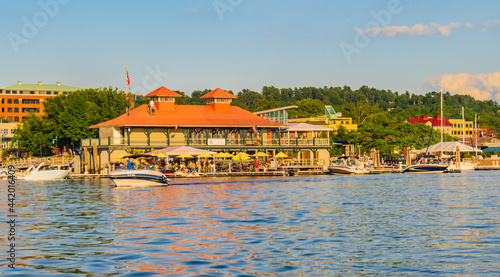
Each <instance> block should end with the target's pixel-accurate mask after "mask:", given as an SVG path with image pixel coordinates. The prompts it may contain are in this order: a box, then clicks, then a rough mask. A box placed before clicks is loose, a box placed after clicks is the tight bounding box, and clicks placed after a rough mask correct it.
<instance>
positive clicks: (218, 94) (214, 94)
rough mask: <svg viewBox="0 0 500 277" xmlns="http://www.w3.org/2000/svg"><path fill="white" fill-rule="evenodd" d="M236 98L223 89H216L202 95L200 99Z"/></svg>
mask: <svg viewBox="0 0 500 277" xmlns="http://www.w3.org/2000/svg"><path fill="white" fill-rule="evenodd" d="M236 97H237V96H236V95H234V94H231V93H229V92H227V91H225V90H223V89H220V88H216V89H214V90H212V91H211V92H209V93H207V94H205V95H203V96H201V97H200V99H201V98H236Z"/></svg>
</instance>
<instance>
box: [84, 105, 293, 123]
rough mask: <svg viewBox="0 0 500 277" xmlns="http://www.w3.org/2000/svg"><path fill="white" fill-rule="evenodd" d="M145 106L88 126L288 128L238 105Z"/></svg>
mask: <svg viewBox="0 0 500 277" xmlns="http://www.w3.org/2000/svg"><path fill="white" fill-rule="evenodd" d="M147 108H148V105H141V106H139V107H137V108H135V109H133V110H131V111H130V112H129V113H128V114H127V113H125V114H122V115H120V116H119V117H117V118H115V119H111V120H108V121H105V122H102V123H99V124H96V125H93V126H90V128H98V127H105V126H177V125H179V126H180V127H253V126H255V125H257V127H275V128H277V127H289V126H288V125H285V124H282V123H278V122H274V121H271V120H267V119H264V118H262V117H260V116H258V115H255V114H253V113H251V112H249V111H247V110H244V109H242V108H240V107H236V106H230V107H229V108H230V109H229V111H227V112H218V111H215V110H214V109H213V108H212V107H211V106H209V105H175V106H174V110H170V111H162V110H156V114H155V115H151V114H149V113H148V110H147Z"/></svg>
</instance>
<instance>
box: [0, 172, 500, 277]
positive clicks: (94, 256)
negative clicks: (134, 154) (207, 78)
mask: <svg viewBox="0 0 500 277" xmlns="http://www.w3.org/2000/svg"><path fill="white" fill-rule="evenodd" d="M499 180H500V171H475V172H464V173H461V174H427V175H425V174H424V175H407V174H385V175H365V176H299V177H278V178H237V179H227V178H206V179H204V178H202V179H197V180H178V179H177V180H176V179H174V180H172V185H171V186H168V187H151V188H138V189H134V188H127V189H125V188H115V187H113V186H112V184H111V183H110V182H109V181H108V180H107V179H103V180H87V181H77V180H69V181H62V182H46V183H35V182H23V181H18V183H17V191H16V206H15V207H16V214H17V219H16V221H17V226H16V228H17V230H16V269H15V270H14V269H10V268H8V267H7V263H6V262H5V261H6V257H7V252H6V251H7V250H8V245H9V242H8V241H7V233H8V231H9V229H8V228H9V227H8V226H7V225H6V224H2V225H1V226H0V228H1V231H0V233H1V234H2V235H1V237H0V241H1V244H2V245H1V247H2V248H1V250H2V267H1V268H0V274H1V276H16V275H23V276H47V275H52V274H60V275H58V276H155V275H158V276H176V275H177V276H194V275H202V276H273V275H281V276H333V275H337V276H346V275H355V276H362V275H379V276H425V275H429V276H430V275H432V276H435V275H473V276H484V275H497V276H498V275H500V185H499V184H500V182H499ZM0 182H1V186H0V188H1V190H2V198H1V199H2V200H1V201H0V205H3V206H5V208H2V209H1V211H2V217H3V218H4V219H5V221H7V220H8V219H7V218H8V217H7V212H6V211H7V210H8V207H7V205H8V202H7V200H6V199H7V196H6V194H7V182H6V181H5V180H3V181H0ZM174 183H175V184H174Z"/></svg>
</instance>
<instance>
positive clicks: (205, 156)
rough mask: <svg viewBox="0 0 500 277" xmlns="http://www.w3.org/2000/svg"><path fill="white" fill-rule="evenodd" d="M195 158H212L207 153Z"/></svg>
mask: <svg viewBox="0 0 500 277" xmlns="http://www.w3.org/2000/svg"><path fill="white" fill-rule="evenodd" d="M196 157H197V158H212V155H210V154H208V153H207V152H203V153H201V154H200V155H198V156H196Z"/></svg>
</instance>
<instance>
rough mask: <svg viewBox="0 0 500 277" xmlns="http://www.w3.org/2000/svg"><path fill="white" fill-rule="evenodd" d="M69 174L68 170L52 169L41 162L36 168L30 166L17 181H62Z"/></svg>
mask: <svg viewBox="0 0 500 277" xmlns="http://www.w3.org/2000/svg"><path fill="white" fill-rule="evenodd" d="M69 173H70V171H69V170H65V169H53V168H51V167H50V165H49V164H46V163H45V162H42V163H40V164H38V165H36V166H35V165H32V166H30V167H29V168H28V169H27V170H26V171H24V172H23V173H22V174H21V175H20V176H19V177H18V179H20V180H29V181H44V180H63V179H66V178H67V177H68V175H69Z"/></svg>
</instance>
